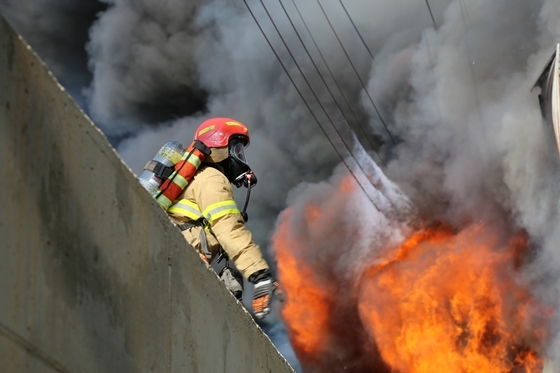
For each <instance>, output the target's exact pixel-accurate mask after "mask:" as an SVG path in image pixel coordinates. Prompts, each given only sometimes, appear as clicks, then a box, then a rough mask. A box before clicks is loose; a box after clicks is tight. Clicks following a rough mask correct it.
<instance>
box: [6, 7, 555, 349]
mask: <svg viewBox="0 0 560 373" xmlns="http://www.w3.org/2000/svg"><path fill="white" fill-rule="evenodd" d="M50 3H52V4H50ZM89 3H91V4H92V5H91V7H90V5H88V6H86V7H84V5H83V4H84V2H83V1H78V0H74V1H70V0H68V1H65V2H54V1H51V2H48V1H44V2H42V3H38V4H41V5H37V4H33V3H32V2H24V1H19V2H15V1H8V0H0V7H1V8H0V10H2V12H3V13H4V14H6V15H7V16H8V18H9V19H10V21H11V22H12V23H13V24H14V25H15V26H16V28H18V29H19V30H20V31H21V32H22V33H23V34H24V36H25V37H27V38H28V39H29V41H30V42H31V44H32V45H33V46H34V47H35V48H37V49H38V51H39V53H40V54H41V55H42V56H43V57H44V58H45V59H46V60H47V62H48V63H49V65H50V66H51V68H53V70H54V71H55V73H57V74H58V75H59V77H60V76H66V77H68V79H69V80H68V81H76V82H80V83H79V84H82V86H83V87H86V86H87V90H86V92H87V97H88V106H87V109H89V111H90V112H91V114H92V116H93V118H94V119H95V120H96V121H97V122H98V123H99V124H100V126H101V127H102V128H103V130H104V131H105V132H106V133H107V134H109V135H110V136H116V137H119V138H124V140H123V141H122V142H120V143H118V151H119V153H120V154H121V156H122V157H123V158H124V159H125V161H126V162H127V163H128V164H129V166H130V167H131V168H132V169H133V170H134V171H135V172H137V173H140V172H141V170H142V166H143V165H144V164H145V162H146V161H147V160H149V159H150V158H151V157H152V156H153V154H155V152H156V151H157V150H158V149H159V147H160V146H161V145H163V144H164V143H165V142H167V141H170V140H177V141H183V142H185V143H187V142H189V140H190V139H191V137H192V134H193V131H194V129H195V128H196V126H197V125H198V124H199V123H200V122H201V121H202V120H204V119H206V118H208V117H212V116H229V117H233V118H236V119H238V120H240V121H242V122H244V123H246V124H247V125H248V126H249V127H250V130H251V146H250V147H249V148H248V151H247V154H248V157H249V160H250V163H251V165H252V167H253V169H254V170H255V172H256V174H257V175H258V177H259V186H258V187H257V188H255V189H254V191H253V193H252V201H251V205H250V209H249V214H250V221H249V227H250V228H251V229H252V231H253V232H254V235H255V238H256V240H257V242H258V243H260V244H261V245H262V246H263V247H264V248H267V247H268V241H269V239H270V237H271V235H272V232H273V229H274V223H275V221H276V219H277V217H278V214H279V213H280V211H282V210H283V209H284V208H285V207H286V204H288V205H290V206H291V207H292V209H295V210H297V209H298V207H301V206H303V205H304V204H305V202H306V201H315V200H317V198H319V197H320V196H325V198H326V196H329V195H332V196H336V193H335V194H330V192H332V191H333V190H334V189H333V188H334V185H337V183H339V181H340V179H341V178H344V177H345V176H348V175H349V173H348V168H347V167H346V166H345V165H341V164H340V162H341V160H340V158H339V156H338V154H337V153H336V152H335V150H334V149H333V147H332V146H331V144H330V142H329V141H328V138H330V140H332V142H333V143H334V144H335V147H336V150H337V151H338V152H340V154H341V155H342V156H343V157H344V159H345V162H346V163H347V164H348V165H349V167H350V168H351V169H352V170H353V172H354V174H355V175H356V177H357V178H358V179H360V180H361V182H362V184H363V185H365V186H366V187H365V189H366V191H367V193H368V196H369V197H366V196H365V194H363V192H362V191H359V193H362V194H363V196H362V199H363V200H362V201H361V203H360V204H359V206H356V209H355V210H354V212H352V210H351V209H343V211H345V212H346V213H345V214H344V215H333V217H332V218H333V219H334V221H331V222H330V223H329V222H325V226H324V231H323V232H324V236H325V237H326V239H328V238H329V237H330V236H329V235H328V233H329V232H328V231H327V230H328V228H329V227H330V228H332V227H336V223H337V220H336V219H342V220H343V222H344V224H350V223H354V226H355V227H358V228H356V230H355V231H353V232H354V234H353V235H352V236H351V240H354V241H352V242H351V243H349V244H345V242H347V241H345V242H342V241H340V242H339V241H334V242H335V243H336V244H337V245H336V246H334V245H332V246H329V247H330V248H331V250H333V251H332V252H329V251H328V248H327V247H325V248H324V251H325V252H326V253H327V254H328V255H327V257H328V258H329V265H331V266H332V267H333V268H337V271H338V270H339V272H337V273H345V276H351V274H353V273H357V272H359V270H360V264H361V263H362V262H363V260H365V259H366V258H368V257H369V256H370V255H372V253H371V252H369V251H368V249H367V248H368V242H372V241H376V240H377V241H379V240H381V241H383V242H386V243H387V242H397V241H399V240H401V239H402V238H403V237H405V236H406V233H407V232H408V230H411V229H413V227H415V226H416V225H417V224H418V222H419V221H433V220H445V221H447V222H449V223H451V224H453V225H454V226H461V225H463V224H466V223H468V222H472V221H486V222H499V224H503V225H508V226H514V227H517V228H522V229H525V230H526V231H527V233H528V234H529V237H530V242H531V244H532V246H534V250H535V254H534V258H533V259H532V261H531V263H530V265H528V266H527V267H526V268H527V270H526V272H525V275H526V281H527V282H528V283H530V284H532V286H533V290H534V292H535V294H537V295H539V296H540V297H542V299H544V300H545V301H546V302H548V303H552V304H554V305H555V306H556V307H558V304H557V303H558V290H559V288H560V281H559V279H558V275H557V272H558V271H557V268H558V266H559V265H560V263H559V261H560V255H558V250H557V248H556V242H558V239H560V229H559V228H558V227H559V226H560V225H559V222H560V221H559V218H558V212H557V211H558V201H559V197H560V193H559V187H558V185H559V183H558V182H559V181H560V180H559V179H560V177H559V176H560V174H559V172H558V167H559V166H560V165H559V162H558V156H557V151H556V149H555V145H554V141H553V140H551V138H552V132H551V129H550V128H548V127H546V126H545V125H544V124H543V123H542V120H541V117H540V111H539V107H538V100H537V97H536V95H537V90H538V89H537V90H533V91H531V89H532V87H533V84H534V83H535V81H536V79H537V77H538V76H539V74H540V72H541V69H542V68H543V67H544V64H545V62H546V61H547V60H548V58H549V57H550V55H551V53H552V52H553V49H554V46H555V43H556V42H558V41H560V24H559V23H558V19H560V3H558V2H557V1H555V0H539V1H531V0H468V1H467V0H444V1H430V2H429V5H430V6H431V11H432V14H430V12H429V10H428V7H427V6H426V5H427V4H428V2H424V1H414V2H412V1H409V0H395V1H391V2H387V1H382V0H374V1H371V0H367V1H366V0H359V1H344V4H345V6H346V7H347V10H348V12H349V13H350V15H351V16H352V19H353V21H354V22H355V24H356V26H357V28H358V29H359V31H360V32H361V34H362V36H363V37H364V40H365V42H366V43H367V45H368V47H369V48H370V49H371V51H372V52H373V55H374V58H373V59H372V57H371V56H370V55H369V53H368V51H367V49H366V48H365V47H364V45H363V44H362V42H361V41H360V38H359V37H358V35H357V33H356V31H355V30H354V28H353V26H352V24H351V22H350V21H349V19H348V18H347V16H346V14H345V12H344V11H343V9H342V7H341V6H340V2H338V1H336V0H322V1H321V2H320V3H321V5H323V7H324V10H325V12H326V13H327V14H328V16H329V19H330V21H331V22H332V25H333V27H334V28H335V29H336V32H337V36H338V37H339V38H340V40H341V42H342V44H343V45H344V48H345V50H343V49H342V48H341V46H340V45H339V44H338V41H337V38H336V36H335V35H334V34H333V33H332V31H331V29H330V26H329V24H328V22H327V20H326V19H325V16H324V15H323V12H322V10H321V8H320V7H319V6H318V3H317V2H316V1H302V0H296V1H295V3H296V4H297V5H298V7H299V10H300V11H301V14H302V15H303V17H304V18H305V21H306V22H307V26H308V27H309V29H310V31H311V33H312V34H313V37H314V38H315V39H316V42H317V44H318V46H319V48H320V51H321V53H322V54H323V55H324V57H325V59H326V61H327V63H328V68H329V69H330V70H331V71H332V72H333V73H334V76H335V79H336V80H337V83H338V84H339V85H340V86H341V87H342V89H343V91H344V94H345V98H346V99H347V100H348V101H349V102H350V104H351V106H352V110H353V111H354V112H355V114H356V117H357V119H358V120H360V121H361V123H357V122H356V121H355V120H354V118H353V116H352V115H350V111H351V110H349V109H348V107H347V106H346V105H345V104H344V100H343V97H342V96H341V95H340V94H339V93H338V91H337V89H336V87H335V84H334V83H335V82H334V81H333V80H332V79H331V77H330V76H329V74H328V69H327V66H325V65H324V64H323V62H322V60H321V58H320V55H319V53H318V52H317V50H316V49H315V48H314V45H313V42H312V40H311V38H310V36H309V34H307V30H306V28H305V26H304V25H303V24H302V22H301V19H299V16H298V12H297V10H296V8H294V6H293V2H292V1H291V0H282V4H284V6H285V8H286V9H287V11H288V13H289V14H290V17H291V19H292V21H293V22H294V24H295V26H296V27H297V30H298V32H299V33H300V36H301V37H302V39H303V40H304V42H305V43H306V46H307V48H308V50H309V51H310V53H311V55H312V57H313V59H314V61H315V62H316V64H317V66H318V68H319V70H320V71H321V73H322V74H324V77H325V81H326V82H327V83H328V84H329V87H330V88H331V90H332V91H333V92H334V95H335V99H333V98H332V97H331V95H330V94H329V92H328V90H327V89H326V88H325V86H324V84H323V81H322V79H321V77H320V76H319V75H318V74H317V72H316V70H315V67H314V65H313V64H312V63H311V61H310V59H309V57H308V56H307V53H306V51H305V50H304V49H303V48H302V47H301V44H300V42H299V39H298V37H297V35H296V34H295V33H294V31H293V29H292V27H291V24H290V22H289V20H288V19H287V18H286V16H285V14H284V11H283V9H282V7H281V6H280V2H279V1H268V0H267V1H263V3H264V4H265V5H266V7H267V9H268V10H269V11H270V14H271V15H272V17H273V19H274V21H275V23H276V26H277V27H278V29H279V30H280V32H281V34H282V37H283V38H284V40H285V41H286V43H287V44H288V46H289V48H290V52H291V53H292V54H293V56H294V57H295V59H296V60H297V63H298V64H299V66H300V68H301V69H302V71H303V73H304V75H305V77H306V78H307V79H308V81H309V83H310V84H311V85H312V87H313V89H314V90H315V92H316V95H317V96H318V98H319V99H320V102H321V104H322V105H323V106H324V107H325V108H326V110H327V113H328V114H326V113H325V112H323V110H322V108H321V105H319V103H318V102H317V100H316V99H315V97H314V95H313V93H312V90H311V89H310V88H309V87H308V86H307V83H306V81H305V80H304V79H303V78H302V76H301V75H300V73H299V70H298V68H297V66H296V64H294V62H293V61H292V59H291V55H290V53H289V52H288V51H287V50H286V48H285V47H284V45H283V43H282V40H281V39H280V38H279V36H278V34H277V33H276V30H275V28H274V25H273V24H272V23H271V22H270V20H269V19H268V17H267V14H266V12H265V11H264V9H263V6H262V4H261V2H260V1H257V0H252V1H248V3H249V6H250V8H251V10H252V11H253V12H254V14H255V17H256V18H257V20H258V21H259V22H260V23H261V26H262V27H263V30H264V32H265V34H266V35H267V36H268V37H269V39H270V42H271V43H272V45H273V47H274V48H275V50H276V51H277V53H278V55H279V56H280V58H281V60H282V62H283V63H284V64H285V67H286V69H287V70H288V71H289V73H290V75H291V76H292V77H293V79H294V81H295V83H296V85H297V87H298V88H299V89H300V91H301V92H302V94H303V95H304V98H305V100H306V101H307V103H308V104H309V105H310V107H311V109H312V110H313V114H314V115H312V114H311V112H310V111H309V109H308V107H307V106H306V105H305V104H304V101H303V100H302V99H301V97H300V96H299V94H298V91H297V90H296V89H295V88H294V85H293V84H292V82H291V81H290V79H289V78H288V76H287V75H286V74H285V72H284V70H283V68H282V66H281V65H280V64H279V62H278V61H277V59H276V57H275V55H274V53H273V52H272V50H271V48H270V46H269V45H268V43H267V41H266V40H265V38H264V37H263V35H262V34H261V32H260V30H259V28H258V27H257V25H256V23H255V21H254V20H253V18H252V17H251V14H250V13H249V12H248V10H247V8H246V7H245V5H244V4H243V2H228V1H225V0H206V1H204V0H199V1H196V2H185V1H180V0H175V1H167V2H163V3H162V2H160V1H155V0H144V1H141V2H138V1H127V0H113V1H107V2H106V3H108V9H107V10H106V11H105V12H104V13H102V14H101V15H100V16H99V19H98V21H97V22H96V23H95V24H94V26H93V27H92V28H91V29H90V41H89V44H88V46H87V50H88V52H89V56H90V61H89V67H90V69H91V72H92V74H93V82H92V83H91V84H89V78H87V74H85V75H84V73H83V72H84V71H85V67H84V66H83V64H82V63H81V62H80V59H79V58H78V59H76V60H75V61H74V60H72V61H74V62H72V61H70V62H68V61H67V60H66V59H65V58H66V57H64V58H63V56H70V55H72V53H78V52H75V51H77V50H80V48H83V45H82V46H81V47H76V43H78V42H77V41H76V40H74V39H72V40H71V41H68V42H67V41H65V40H66V39H65V37H67V38H73V37H74V36H75V35H76V34H78V33H73V32H72V30H75V29H76V28H77V27H78V26H76V25H74V24H73V23H71V22H70V19H72V18H65V17H62V16H61V14H62V15H65V14H67V13H65V12H66V11H72V12H77V9H78V8H79V7H83V9H87V10H84V12H85V13H87V14H89V15H90V16H91V14H92V12H93V11H94V10H95V12H97V11H99V10H100V9H103V8H104V7H107V4H105V5H103V4H100V3H96V2H95V1H91V2H88V4H89ZM16 4H17V5H16ZM98 7H100V8H98ZM60 9H61V11H58V10H60ZM62 10H64V11H62ZM39 15H40V16H39ZM432 15H433V17H434V18H433V20H432V17H431V16H432ZM33 17H35V18H33ZM32 20H33V21H32ZM36 20H39V21H36ZM434 23H435V25H434ZM18 25H19V26H18ZM37 25H39V27H37ZM43 25H44V26H43ZM24 30H25V31H24ZM43 38H46V39H45V40H44V39H43ZM59 40H61V41H59ZM41 45H43V48H44V50H41V49H40V46H41ZM63 46H64V48H67V49H68V48H69V49H71V50H72V51H74V52H72V53H70V52H68V53H66V54H63V53H59V48H63ZM82 50H83V49H82ZM346 53H348V56H349V57H350V59H351V61H349V60H348V58H347V57H346ZM78 54H79V53H78ZM65 61H66V62H65ZM57 66H58V67H57ZM354 68H355V69H356V70H357V72H358V74H359V77H360V78H361V79H362V81H363V82H364V84H365V85H366V87H367V91H366V90H365V89H364V88H363V86H362V83H361V81H360V79H359V78H358V76H356V74H355V70H354ZM69 71H77V73H76V74H75V75H73V74H72V73H70V72H69ZM73 76H86V78H85V80H77V78H72V77H73ZM82 82H83V83H82ZM63 83H64V80H63ZM370 98H371V99H370ZM372 101H373V103H372ZM337 103H338V105H340V107H341V111H339V109H338V107H337V105H336V104H337ZM374 103H375V105H376V107H377V110H376V109H375V108H374V106H373V104H374ZM379 114H380V115H379ZM314 116H315V117H316V118H317V119H318V121H319V123H320V124H321V126H322V127H321V126H319V125H318V124H317V122H316V120H315V117H314ZM331 121H332V123H331ZM346 121H348V123H346ZM333 124H334V125H335V126H336V129H337V130H338V131H339V132H340V133H341V134H342V137H343V139H344V141H345V143H343V142H342V141H341V140H340V139H339V137H338V134H337V133H336V130H335V127H333ZM360 126H362V127H363V128H365V133H364V132H363V128H360ZM386 126H387V128H388V129H389V131H390V134H389V132H388V131H387V129H386V128H385V127H386ZM349 128H351V129H353V130H354V131H355V132H356V136H357V138H358V139H359V142H361V143H362V144H360V143H358V142H356V141H354V136H353V135H352V134H351V132H350V131H349ZM323 130H324V131H325V132H326V133H327V135H328V136H329V137H328V138H327V137H326V136H325V134H324V133H323ZM371 139H373V144H372V142H371V141H370V140H371ZM393 140H395V142H396V143H397V145H395V144H394V143H393ZM361 145H363V146H364V147H366V149H367V153H369V155H370V156H372V157H373V159H374V160H375V162H377V165H374V164H372V163H371V160H369V157H368V156H365V155H364V154H365V152H366V151H364V150H362V147H361ZM374 148H375V150H378V151H379V153H380V155H381V157H382V158H381V159H379V158H378V156H377V155H375V154H373V153H372V150H374ZM349 150H351V151H352V154H351V152H350V151H349ZM352 155H353V156H354V157H355V158H356V159H357V160H358V161H359V163H360V165H361V168H363V169H365V171H366V173H367V174H368V175H369V177H370V178H373V184H374V185H375V186H376V187H377V191H374V190H371V187H370V186H368V185H369V181H367V180H366V179H365V177H364V175H363V173H362V170H361V169H360V167H358V166H357V164H356V161H355V160H354V159H353V158H352ZM383 164H387V165H388V167H384V166H383ZM378 166H382V167H383V168H382V169H380V168H379V167H378ZM383 173H385V174H386V175H387V176H388V177H389V179H391V180H393V181H394V182H395V183H396V184H393V183H392V182H389V181H388V179H385V176H383ZM331 175H334V176H332V177H331ZM329 177H331V179H329V180H330V181H328V182H325V181H324V180H327V179H328V178H329ZM397 185H398V187H397ZM329 191H330V192H329ZM327 192H328V193H327ZM379 193H380V194H379ZM405 195H406V197H405ZM239 197H240V198H243V195H242V194H240V196H239ZM333 198H334V197H333ZM370 199H374V201H375V202H376V203H378V204H379V206H378V207H379V209H380V212H378V211H377V210H376V209H372V207H371V201H370ZM325 203H327V202H325ZM358 207H359V208H358ZM496 224H498V223H496ZM301 229H303V228H301ZM557 238H558V239H557ZM335 254H338V255H335ZM316 255H319V253H316ZM323 262H324V261H323ZM346 278H347V277H346ZM559 344H560V339H556V340H552V341H551V344H550V346H551V351H549V352H548V355H549V356H550V357H551V358H557V359H558V358H559V357H558V356H555V355H554V353H553V349H554V348H555V347H556V346H558V345H559ZM556 350H557V348H556Z"/></svg>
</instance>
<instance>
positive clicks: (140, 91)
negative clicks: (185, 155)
mask: <svg viewBox="0 0 560 373" xmlns="http://www.w3.org/2000/svg"><path fill="white" fill-rule="evenodd" d="M106 2H107V3H109V4H110V6H109V9H108V10H107V11H106V12H105V13H104V14H103V15H102V16H101V17H100V18H99V20H98V21H97V22H96V23H95V24H94V25H93V27H92V28H91V30H90V36H91V39H90V42H89V44H88V47H87V49H88V52H89V56H90V60H89V66H90V68H91V70H92V72H93V76H94V78H93V82H92V84H91V87H90V88H89V89H88V90H87V96H88V98H89V108H90V110H91V113H92V116H93V118H94V119H95V120H96V121H97V122H98V123H100V124H101V125H102V128H103V130H104V131H105V132H106V133H108V134H110V135H116V136H125V135H128V134H130V133H132V132H135V131H138V130H140V129H141V128H143V127H144V126H146V125H150V124H152V125H153V124H157V123H161V122H164V121H168V120H171V119H174V118H180V117H183V116H186V115H191V114H193V113H195V112H197V111H200V110H203V109H204V105H205V100H206V94H205V92H204V91H203V90H202V89H201V88H200V87H199V85H198V84H197V81H196V77H197V72H196V70H195V66H194V58H195V56H196V53H197V52H196V50H197V48H198V46H199V40H197V35H198V34H199V33H200V27H199V26H198V25H197V23H196V21H195V18H196V10H197V8H198V6H199V5H200V4H201V3H202V1H188V2H186V1H181V0H174V1H165V2H161V1H157V0H148V1H141V2H138V1H128V0H107V1H106Z"/></svg>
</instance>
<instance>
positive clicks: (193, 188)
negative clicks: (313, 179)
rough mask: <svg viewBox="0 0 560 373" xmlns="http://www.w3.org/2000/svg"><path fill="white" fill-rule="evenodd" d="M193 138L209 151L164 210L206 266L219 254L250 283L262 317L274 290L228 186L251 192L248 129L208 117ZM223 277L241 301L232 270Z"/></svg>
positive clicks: (237, 124)
mask: <svg viewBox="0 0 560 373" xmlns="http://www.w3.org/2000/svg"><path fill="white" fill-rule="evenodd" d="M194 140H199V141H201V142H202V143H204V145H206V146H207V147H208V148H210V151H211V153H210V154H209V155H208V156H207V157H205V159H204V162H203V163H202V164H201V165H200V166H199V168H198V170H197V172H196V174H195V176H194V179H193V180H192V181H191V182H190V184H189V186H188V187H187V188H186V189H184V190H183V191H182V192H181V194H180V195H179V197H178V198H177V199H176V200H175V202H174V203H173V205H172V206H171V207H170V208H169V209H168V210H167V212H168V214H169V216H170V217H171V220H172V221H173V222H174V223H175V224H176V225H177V226H178V227H179V228H180V229H181V230H182V234H183V236H184V237H185V239H186V240H187V241H188V242H189V243H190V244H191V245H192V246H193V247H194V248H195V249H196V250H197V251H198V253H199V254H200V256H201V258H203V259H204V260H205V261H206V262H207V263H211V262H212V260H213V259H214V258H215V257H216V256H219V255H223V254H220V253H221V250H223V252H225V255H227V257H229V259H231V260H232V261H233V263H234V264H235V266H236V267H237V269H238V270H239V272H240V273H241V275H242V276H243V277H244V278H245V279H247V280H248V281H249V282H251V283H253V284H254V287H255V289H254V296H253V311H254V313H255V316H256V317H257V318H263V317H264V316H265V315H266V314H268V313H269V312H270V302H271V298H272V295H273V294H274V293H275V292H277V291H278V287H277V284H276V283H275V282H273V280H272V276H271V272H270V269H269V266H268V264H267V263H266V261H265V260H264V258H263V256H262V253H261V250H260V248H259V246H258V245H257V244H256V243H255V242H254V241H253V238H252V235H251V232H250V231H249V230H248V229H247V227H246V226H245V219H246V215H245V219H244V216H243V215H242V213H241V211H240V210H239V208H238V207H237V204H236V203H235V200H234V198H233V189H232V184H234V185H235V186H236V187H241V186H245V187H247V188H249V190H250V188H252V187H253V186H254V185H256V181H257V180H256V177H255V176H254V174H253V172H252V170H251V168H250V167H249V164H248V163H247V159H246V158H245V153H244V148H245V147H247V146H248V145H249V130H248V128H247V127H246V126H245V125H244V124H243V123H241V122H239V121H236V120H234V119H231V118H212V119H208V120H206V121H204V122H203V123H202V124H201V125H200V126H199V127H198V128H197V130H196V132H195V135H194ZM226 275H227V276H229V278H224V277H222V280H223V281H224V282H225V283H226V286H228V288H229V289H230V290H231V291H232V293H234V295H236V296H237V297H238V298H240V293H241V291H242V288H241V289H239V288H238V286H239V285H238V286H237V287H236V285H235V281H234V279H232V278H231V277H232V275H231V272H229V271H228V272H227V273H226ZM241 284H242V281H241Z"/></svg>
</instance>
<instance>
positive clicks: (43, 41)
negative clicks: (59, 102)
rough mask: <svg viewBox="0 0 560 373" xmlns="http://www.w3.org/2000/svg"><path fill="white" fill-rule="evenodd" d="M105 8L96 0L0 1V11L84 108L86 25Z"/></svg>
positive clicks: (87, 78) (88, 82)
mask: <svg viewBox="0 0 560 373" xmlns="http://www.w3.org/2000/svg"><path fill="white" fill-rule="evenodd" d="M105 8H106V6H105V5H104V4H102V3H100V2H98V1H97V0H83V1H75V0H62V1H61V0H0V13H2V15H3V16H4V17H5V18H6V20H8V22H10V24H11V25H12V26H13V27H14V28H15V29H16V30H17V31H18V32H19V33H20V34H21V35H22V36H23V37H24V38H25V39H26V40H27V42H28V43H29V44H31V45H32V46H33V48H34V49H35V50H36V51H37V53H38V54H39V55H40V56H41V58H42V59H43V60H44V61H45V63H46V64H47V65H48V66H49V68H50V69H51V70H52V71H53V73H54V74H55V75H56V76H57V78H58V79H59V81H60V82H61V84H62V85H63V86H64V87H65V88H66V89H67V90H68V92H69V93H70V94H71V95H72V97H73V98H74V99H75V100H76V101H77V102H78V103H79V104H80V106H82V108H84V109H85V110H87V107H86V102H85V98H84V97H83V95H82V92H81V91H82V89H83V88H84V87H86V86H88V85H89V84H90V81H91V78H92V75H91V73H90V71H89V70H88V68H87V59H88V56H87V52H86V49H85V44H86V42H87V40H88V31H89V27H90V25H91V24H92V22H93V21H94V19H95V18H96V16H97V14H98V13H99V12H101V11H103V10H104V9H105Z"/></svg>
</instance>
